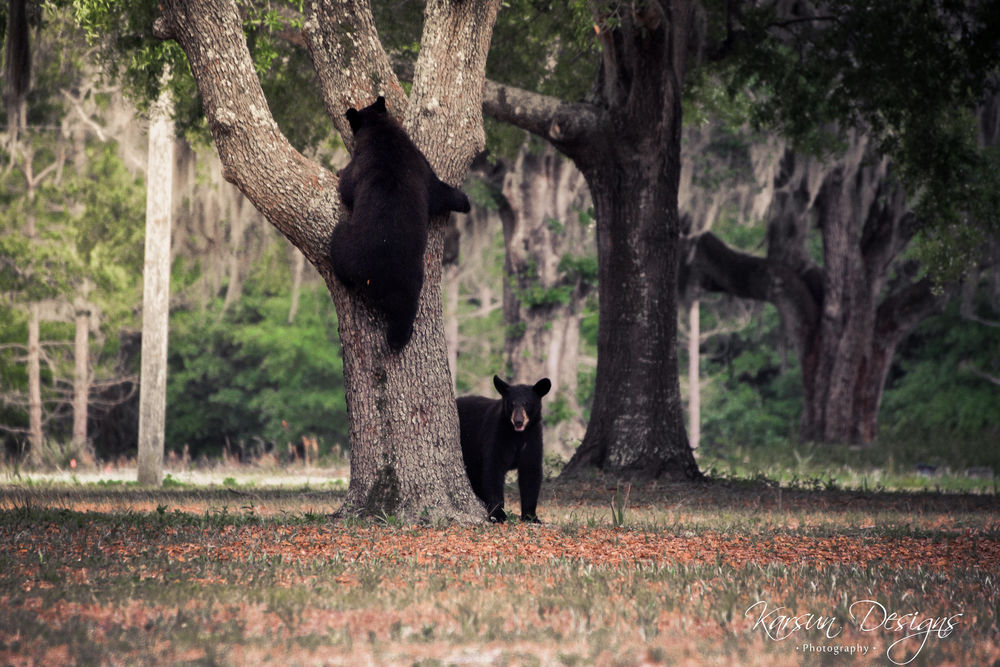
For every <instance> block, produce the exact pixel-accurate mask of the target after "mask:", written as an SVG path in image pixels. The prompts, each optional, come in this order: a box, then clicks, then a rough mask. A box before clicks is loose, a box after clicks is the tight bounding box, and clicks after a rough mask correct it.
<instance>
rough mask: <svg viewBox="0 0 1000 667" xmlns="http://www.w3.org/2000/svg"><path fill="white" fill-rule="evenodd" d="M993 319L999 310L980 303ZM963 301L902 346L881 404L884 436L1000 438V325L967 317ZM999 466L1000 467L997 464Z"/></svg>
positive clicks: (966, 438) (915, 333)
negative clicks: (999, 382)
mask: <svg viewBox="0 0 1000 667" xmlns="http://www.w3.org/2000/svg"><path fill="white" fill-rule="evenodd" d="M980 309H981V311H982V312H984V313H986V314H988V315H989V316H991V317H993V318H998V316H1000V314H998V313H996V312H992V311H990V309H989V307H988V304H986V303H985V302H983V303H981V304H980ZM958 310H959V309H958V304H955V303H953V304H951V305H950V306H949V308H948V310H947V311H946V312H945V313H943V314H941V315H939V316H937V317H934V318H931V319H929V320H927V321H926V322H924V323H923V324H922V325H921V326H920V327H919V328H918V329H917V330H916V331H915V332H914V333H913V334H912V335H911V336H910V338H909V339H908V340H907V341H906V343H905V344H904V345H903V346H902V348H901V349H900V352H899V354H898V355H897V358H896V363H895V364H894V367H893V373H892V375H891V376H890V379H889V381H888V385H887V389H886V394H885V398H884V400H883V403H882V419H881V422H882V432H883V437H886V438H894V439H911V440H914V441H933V440H941V439H944V440H951V441H956V442H961V441H965V442H981V441H983V440H986V441H989V440H990V439H992V440H993V441H994V442H996V439H997V438H998V437H1000V419H998V415H1000V392H998V391H997V389H996V386H994V385H992V384H991V383H990V382H989V381H988V380H986V379H984V378H982V377H979V376H977V375H975V374H974V372H973V370H978V371H979V372H981V373H987V374H992V375H993V376H1000V329H997V328H996V327H989V326H985V325H982V324H979V323H976V322H970V321H968V320H964V319H962V317H961V316H960V314H959V312H958ZM998 471H1000V467H998Z"/></svg>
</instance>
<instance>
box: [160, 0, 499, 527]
mask: <svg viewBox="0 0 1000 667" xmlns="http://www.w3.org/2000/svg"><path fill="white" fill-rule="evenodd" d="M498 8H499V1H498V0H491V1H489V2H448V1H443V0H438V1H432V2H429V3H428V4H427V8H426V15H425V25H424V32H423V37H422V41H421V50H420V56H419V59H418V61H417V64H416V69H415V76H414V82H413V89H412V94H411V96H410V99H409V100H407V98H406V97H405V95H404V93H403V90H402V88H401V87H400V85H399V82H398V80H397V79H396V76H395V75H394V74H393V72H392V69H391V67H390V64H389V60H388V58H387V56H386V53H385V51H384V50H383V48H382V46H381V43H380V42H379V40H378V35H377V33H376V31H375V26H374V21H373V19H372V14H371V9H370V6H369V5H368V3H367V2H335V1H333V0H325V1H320V2H315V3H310V4H309V5H308V7H307V14H306V21H305V26H304V33H305V37H306V43H307V45H308V49H309V53H310V56H311V58H312V60H313V64H314V66H315V68H316V72H317V75H318V78H319V83H320V89H321V92H322V95H323V98H324V103H325V106H326V109H327V113H328V114H329V115H330V117H331V119H332V120H333V123H334V125H335V127H337V129H338V130H339V131H340V132H341V135H342V136H343V137H344V139H345V141H346V142H347V144H348V145H349V146H350V144H351V133H350V128H349V126H348V124H347V122H346V120H345V119H344V111H345V110H346V109H347V107H349V106H355V107H362V106H365V105H367V104H369V103H370V102H371V101H372V100H373V99H374V98H375V97H376V95H378V94H382V95H384V96H385V97H386V99H387V100H388V105H389V108H390V111H391V112H392V113H394V114H396V115H397V116H402V117H403V124H404V127H406V129H407V131H408V133H409V134H410V136H411V137H412V138H413V140H414V142H415V143H416V144H417V145H418V146H419V147H420V148H421V150H422V151H423V152H424V154H425V155H426V156H427V158H428V159H429V161H430V162H431V165H432V166H433V167H434V170H435V172H436V173H437V174H438V176H440V177H441V178H442V179H444V180H445V181H448V182H450V183H457V182H459V181H460V180H461V178H462V176H463V175H464V173H465V172H466V170H467V169H468V167H469V165H470V164H471V162H472V158H473V156H474V155H475V154H476V153H477V152H478V151H479V150H481V148H482V146H483V144H484V141H485V138H484V135H483V130H482V110H481V107H482V103H481V83H482V78H483V71H484V67H485V57H486V51H487V48H488V45H489V40H490V36H491V33H492V29H493V23H494V20H495V18H496V12H497V10H498ZM155 31H156V34H157V35H158V36H160V37H164V38H172V39H176V40H177V42H178V43H179V44H180V45H181V47H182V48H183V49H184V51H185V52H186V53H187V56H188V60H189V62H190V64H191V70H192V73H193V74H194V77H195V80H196V82H197V84H198V90H199V93H200V95H201V99H202V103H203V105H204V109H205V114H206V117H207V118H208V122H209V126H210V128H211V130H212V134H213V137H214V139H215V144H216V148H217V150H218V152H219V156H220V158H221V160H222V163H223V169H224V175H225V177H226V178H227V180H230V181H231V182H233V183H234V184H236V185H237V187H239V189H240V190H241V191H242V192H243V193H244V194H245V195H246V196H247V197H248V198H249V199H250V201H251V202H253V204H254V206H256V207H257V209H258V210H259V211H261V213H263V214H264V215H265V216H266V217H267V219H268V220H269V221H270V222H271V223H272V224H273V225H274V226H275V227H276V228H277V229H278V230H279V231H280V232H281V233H282V234H284V235H285V236H286V237H287V238H288V239H289V240H290V241H291V242H292V243H293V244H294V245H295V246H296V247H298V248H299V249H300V250H301V251H302V252H303V254H304V255H305V257H306V259H308V260H309V261H310V262H311V263H312V264H313V265H314V266H316V268H317V270H318V271H319V273H320V275H322V276H323V278H324V279H325V281H326V284H327V286H328V288H329V290H330V293H331V295H332V297H333V300H334V304H335V306H336V309H337V315H338V320H339V328H340V337H341V342H342V345H343V350H344V381H345V394H346V400H347V410H348V417H349V420H350V434H351V435H350V438H351V480H350V486H349V488H348V494H347V499H346V501H345V504H344V506H343V507H342V508H341V510H340V512H339V514H341V515H383V514H387V515H395V516H405V517H407V518H408V519H412V520H416V519H418V518H422V517H423V518H429V519H436V518H445V519H458V520H465V521H473V520H477V519H480V518H482V517H484V516H485V514H484V512H483V508H482V506H481V505H480V504H479V503H478V501H477V500H476V498H475V496H474V494H473V493H472V490H471V487H469V484H468V480H467V478H466V476H465V471H464V468H463V466H462V459H461V450H460V448H459V445H458V418H457V413H456V410H455V403H454V394H453V391H452V389H451V380H450V378H449V373H448V362H447V352H446V349H445V344H444V326H443V318H442V313H441V292H440V290H441V252H442V245H443V227H444V225H443V224H442V223H443V219H437V220H434V221H432V224H431V230H430V234H429V238H428V244H427V252H426V255H425V261H426V268H425V270H426V275H425V280H424V289H423V291H422V293H421V297H420V305H419V311H418V315H417V321H416V325H415V330H414V334H413V338H412V339H411V342H410V343H409V344H408V345H407V346H406V347H405V348H404V349H403V351H402V352H401V353H400V354H398V355H397V354H392V353H391V352H390V351H389V349H388V346H387V345H386V342H385V335H384V332H383V327H382V326H380V323H378V322H376V321H375V320H374V319H373V316H372V315H371V313H370V311H368V310H367V309H366V308H364V307H363V306H361V305H359V304H357V303H356V302H354V301H353V300H352V299H351V298H350V297H349V295H348V294H347V292H346V291H345V290H344V288H343V287H342V286H341V285H340V284H339V283H338V282H337V281H336V279H335V278H334V276H333V272H332V267H331V266H330V262H329V259H328V244H329V239H330V235H331V233H332V230H333V227H334V225H335V224H336V223H337V221H338V220H339V219H340V216H341V215H342V211H341V207H340V200H339V196H338V194H337V178H336V176H335V175H334V174H332V173H330V172H329V171H327V170H326V169H324V168H323V167H322V166H321V165H319V164H316V163H315V162H312V161H310V160H308V159H307V158H305V157H304V156H303V155H301V154H300V153H298V152H297V151H296V150H295V149H294V148H293V147H292V146H291V145H290V144H289V143H288V141H287V139H286V138H285V137H284V136H283V135H282V134H281V132H280V131H279V130H278V128H277V125H276V124H275V122H274V119H273V118H272V116H271V114H270V112H269V110H268V105H267V101H266V100H265V99H264V94H263V91H262V90H261V86H260V82H259V80H258V78H257V76H256V74H255V72H254V68H253V63H252V61H251V58H250V55H249V52H248V50H247V46H246V41H245V40H244V38H243V32H242V27H241V22H240V16H239V10H238V8H237V5H236V3H235V2H234V1H233V0H173V1H170V2H165V3H164V4H163V15H162V16H161V17H160V19H158V20H157V23H156V26H155Z"/></svg>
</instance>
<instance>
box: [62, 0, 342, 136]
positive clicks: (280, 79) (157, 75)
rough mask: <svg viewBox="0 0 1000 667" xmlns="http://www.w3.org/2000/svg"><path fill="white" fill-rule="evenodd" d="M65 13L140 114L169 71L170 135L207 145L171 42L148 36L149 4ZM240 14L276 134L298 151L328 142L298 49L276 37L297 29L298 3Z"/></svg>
mask: <svg viewBox="0 0 1000 667" xmlns="http://www.w3.org/2000/svg"><path fill="white" fill-rule="evenodd" d="M281 7H290V8H291V9H293V10H295V12H297V14H296V15H295V16H296V17H295V18H290V17H289V16H286V14H285V13H283V12H281V11H280V8H281ZM72 8H73V14H74V17H75V19H76V21H77V23H78V24H79V25H80V27H81V28H82V29H83V30H84V32H85V34H86V37H87V40H88V41H89V42H90V43H91V44H93V45H95V46H97V47H98V48H97V51H96V55H97V58H98V60H99V62H100V64H101V65H102V67H103V68H104V70H105V71H106V72H107V73H108V74H109V75H110V76H112V77H113V78H115V79H117V80H120V81H121V82H122V83H123V85H124V87H125V90H126V92H127V93H129V95H130V97H131V98H132V99H133V101H134V102H135V103H136V104H137V105H138V106H139V108H140V109H141V110H144V109H147V108H148V107H149V105H150V104H151V103H152V102H153V101H154V100H156V99H157V97H158V96H159V94H160V90H161V88H162V87H163V85H164V81H165V80H164V73H165V72H168V71H169V73H170V77H169V83H167V84H166V85H168V86H169V88H170V90H171V93H172V98H173V103H174V118H175V121H176V125H177V131H178V132H179V133H182V134H186V135H187V136H188V137H189V138H190V139H201V140H207V139H208V136H209V135H208V128H207V125H206V123H205V118H204V112H203V110H202V107H201V100H200V98H199V96H198V90H197V86H196V85H195V82H194V78H193V77H192V75H191V70H190V68H189V66H188V62H187V57H186V56H185V55H184V52H183V50H182V49H181V48H180V46H179V45H178V44H177V42H174V41H162V40H159V39H157V38H156V37H154V36H153V22H154V21H155V20H156V18H157V17H158V16H159V14H160V12H159V9H158V8H157V3H156V2H155V1H153V0H140V1H138V2H131V1H126V0H73V3H72ZM241 9H242V10H243V11H242V15H243V32H244V35H245V36H246V40H247V46H248V47H249V49H250V55H251V57H252V58H253V62H254V67H255V69H256V70H257V74H258V75H259V76H260V79H261V86H262V87H263V89H264V95H265V96H266V97H267V99H268V103H269V106H270V109H271V113H272V114H273V116H274V119H275V121H276V122H277V123H278V126H279V127H280V128H281V130H282V132H283V133H284V134H285V136H286V137H288V140H289V141H291V143H292V145H293V146H295V147H296V148H297V149H299V150H300V151H306V150H308V149H315V148H317V147H319V146H321V145H322V144H323V143H324V142H326V141H329V140H332V138H333V137H335V135H336V133H335V132H334V131H333V126H332V124H331V123H330V121H329V119H328V118H327V116H326V113H325V111H324V110H323V104H322V100H321V97H320V95H319V90H318V88H317V86H316V77H315V72H314V71H313V69H312V64H311V62H310V60H309V57H308V55H307V54H306V52H305V49H302V48H298V47H296V46H294V45H293V44H291V43H289V42H288V41H287V40H285V39H283V38H281V37H280V36H279V34H280V33H281V32H283V31H286V30H287V31H296V30H299V29H301V27H302V26H301V19H300V18H298V17H299V16H301V12H302V1H301V0H290V1H288V2H269V3H266V4H265V5H260V6H258V5H255V4H253V3H244V4H242V5H241ZM291 14H292V13H289V15H291Z"/></svg>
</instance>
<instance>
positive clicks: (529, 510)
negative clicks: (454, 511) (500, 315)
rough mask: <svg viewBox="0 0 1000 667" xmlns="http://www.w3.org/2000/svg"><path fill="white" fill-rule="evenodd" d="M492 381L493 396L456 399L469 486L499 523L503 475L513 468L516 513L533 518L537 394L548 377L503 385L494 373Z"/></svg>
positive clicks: (538, 474) (538, 478)
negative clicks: (532, 382)
mask: <svg viewBox="0 0 1000 667" xmlns="http://www.w3.org/2000/svg"><path fill="white" fill-rule="evenodd" d="M493 385H494V386H495V387H496V388H497V391H498V392H500V398H499V399H498V400H494V399H491V398H486V397H485V396H462V397H461V398H459V399H458V401H457V403H458V422H459V427H460V429H461V437H462V459H463V461H464V462H465V472H466V473H467V474H468V475H469V481H470V482H471V483H472V490H473V491H475V492H476V495H477V496H479V499H480V500H482V501H483V502H484V503H486V510H487V511H488V512H489V514H490V520H491V521H495V522H498V523H502V522H503V521H505V520H506V519H507V514H506V513H505V512H504V509H503V486H504V476H505V475H506V474H507V471H508V470H513V469H514V468H517V487H518V489H519V490H520V492H521V518H522V519H523V520H525V521H533V522H535V523H538V515H537V514H536V510H537V508H538V491H539V489H541V487H542V396H545V394H547V393H549V389H551V388H552V383H551V382H549V379H548V378H543V379H541V380H539V381H538V382H536V383H535V385H534V386H530V385H526V384H517V385H509V384H507V383H506V382H504V381H503V380H501V379H500V378H499V377H497V376H496V375H494V376H493Z"/></svg>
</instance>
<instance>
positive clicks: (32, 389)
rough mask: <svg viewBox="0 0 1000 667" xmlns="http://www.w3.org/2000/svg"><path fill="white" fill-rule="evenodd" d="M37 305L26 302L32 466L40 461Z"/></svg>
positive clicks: (29, 432) (39, 370) (30, 454)
mask: <svg viewBox="0 0 1000 667" xmlns="http://www.w3.org/2000/svg"><path fill="white" fill-rule="evenodd" d="M39 310H40V308H39V305H38V304H37V303H30V304H28V444H29V445H30V446H31V450H30V453H29V455H28V460H29V461H30V462H31V464H32V465H33V466H36V467H37V466H39V465H41V463H42V445H43V442H44V436H43V434H42V364H41V358H42V346H41V342H40V340H39V338H40V334H39V322H40V320H41V316H40V314H39Z"/></svg>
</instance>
